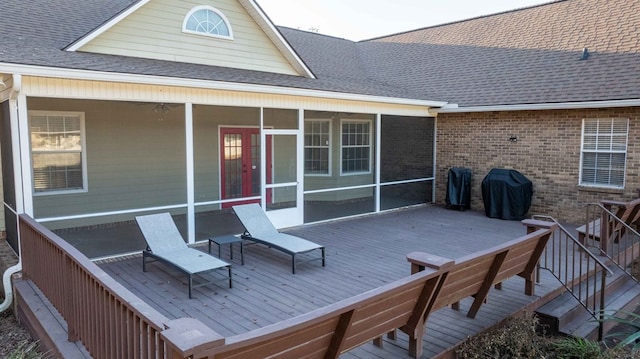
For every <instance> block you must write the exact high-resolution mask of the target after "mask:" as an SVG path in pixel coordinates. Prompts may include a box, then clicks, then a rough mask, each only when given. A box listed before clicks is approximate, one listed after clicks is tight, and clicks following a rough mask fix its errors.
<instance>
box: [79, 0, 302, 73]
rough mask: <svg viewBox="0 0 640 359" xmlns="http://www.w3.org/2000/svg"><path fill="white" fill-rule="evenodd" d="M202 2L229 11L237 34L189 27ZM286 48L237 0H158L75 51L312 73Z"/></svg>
mask: <svg viewBox="0 0 640 359" xmlns="http://www.w3.org/2000/svg"><path fill="white" fill-rule="evenodd" d="M198 6H209V7H212V8H215V9H216V10H218V11H219V12H220V13H221V14H223V15H224V17H225V18H226V19H227V20H228V22H229V24H230V26H231V29H232V34H233V35H232V38H221V37H213V36H205V35H199V34H193V33H188V32H183V30H182V29H183V22H184V19H185V16H186V15H187V14H189V12H190V11H191V10H192V9H194V8H196V7H198ZM254 16H255V15H254ZM272 37H273V36H272ZM281 48H282V46H277V44H275V43H274V41H272V40H271V38H270V37H269V36H268V35H267V34H266V33H265V31H264V30H263V28H261V27H260V25H258V23H257V22H256V20H255V18H254V17H252V15H250V14H249V12H248V11H247V9H246V8H245V7H244V6H243V5H242V4H240V3H239V2H238V1H236V0H212V1H207V0H191V1H173V0H153V1H149V2H147V3H145V4H144V5H142V6H141V7H140V8H138V9H136V10H135V11H133V12H132V13H131V14H129V15H127V16H126V17H124V18H123V19H121V20H120V21H118V22H117V23H115V24H114V25H113V26H111V27H110V28H108V29H107V30H106V31H104V32H102V33H99V34H98V35H97V36H96V37H95V38H92V39H90V40H89V41H88V42H87V43H85V44H82V45H81V46H80V47H78V48H77V49H75V50H77V51H83V52H92V53H101V54H110V55H120V56H128V57H140V58H148V59H156V60H166V61H175V62H186V63H195V64H202V65H211V66H221V67H229V68H238V69H245V70H254V71H264V72H273V73H280V74H287V75H306V74H305V73H304V72H303V71H300V69H299V67H300V66H296V65H297V64H296V63H292V61H291V59H290V57H291V56H289V58H288V57H287V56H285V55H286V54H285V53H283V52H282V51H281Z"/></svg>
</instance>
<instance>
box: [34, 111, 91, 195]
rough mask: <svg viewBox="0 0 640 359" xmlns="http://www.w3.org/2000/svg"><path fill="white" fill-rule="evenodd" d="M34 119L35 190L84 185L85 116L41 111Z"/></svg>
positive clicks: (64, 188)
mask: <svg viewBox="0 0 640 359" xmlns="http://www.w3.org/2000/svg"><path fill="white" fill-rule="evenodd" d="M30 121H31V122H30V126H31V151H32V161H33V182H34V191H35V192H45V191H60V190H78V189H82V188H83V185H84V184H83V164H82V128H81V117H80V116H79V115H52V116H49V115H43V116H40V115H38V116H32V117H31V119H30Z"/></svg>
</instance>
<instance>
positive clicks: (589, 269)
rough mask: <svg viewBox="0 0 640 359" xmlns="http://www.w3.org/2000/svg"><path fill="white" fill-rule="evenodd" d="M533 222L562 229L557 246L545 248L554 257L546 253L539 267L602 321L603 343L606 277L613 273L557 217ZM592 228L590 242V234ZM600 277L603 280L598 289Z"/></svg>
mask: <svg viewBox="0 0 640 359" xmlns="http://www.w3.org/2000/svg"><path fill="white" fill-rule="evenodd" d="M587 213H589V211H587ZM533 219H534V220H539V221H546V222H553V223H555V224H556V225H557V226H558V227H557V228H558V229H557V230H556V232H557V233H558V236H557V237H556V236H555V235H554V237H553V243H551V245H547V247H546V248H545V251H547V252H551V253H545V255H544V256H543V257H542V258H543V259H544V260H541V261H540V262H539V264H538V265H539V268H540V269H545V270H547V271H549V273H551V274H552V275H553V276H554V277H555V278H556V279H557V280H558V281H560V283H561V284H562V285H563V286H564V287H565V289H567V291H568V292H569V293H570V294H571V295H572V296H573V297H574V298H575V299H576V300H577V301H578V302H579V303H580V305H582V307H584V308H585V309H586V310H587V311H588V312H589V313H590V314H591V316H593V317H594V318H595V319H598V320H599V328H598V332H599V339H602V331H603V323H602V321H601V320H600V319H602V313H601V312H602V311H603V310H604V307H605V296H604V291H605V287H606V275H607V273H609V274H612V272H611V270H610V269H609V268H607V267H606V265H605V264H604V263H603V262H602V261H601V260H599V259H598V258H597V257H596V256H595V255H593V254H592V253H591V252H590V251H589V250H588V248H587V247H586V246H584V245H583V244H581V243H580V242H579V241H578V240H577V239H576V238H575V237H573V235H571V233H570V232H569V231H567V230H566V229H565V228H564V227H563V226H562V225H561V224H560V223H558V221H556V220H555V219H554V218H553V217H550V216H541V215H536V216H533ZM588 227H589V226H587V238H589V230H590V229H589V228H588ZM556 242H558V243H556ZM563 252H564V253H563ZM548 258H551V261H550V262H549V261H548V260H547V259H548ZM585 262H586V263H585ZM591 263H593V265H592V264H591ZM599 273H601V279H600V283H599V285H598V275H599ZM591 281H593V283H591ZM598 290H599V291H600V293H599V295H598ZM589 298H591V299H589ZM598 298H599V300H598Z"/></svg>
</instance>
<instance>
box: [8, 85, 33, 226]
mask: <svg viewBox="0 0 640 359" xmlns="http://www.w3.org/2000/svg"><path fill="white" fill-rule="evenodd" d="M16 120H17V121H18V124H17V125H18V136H19V139H20V140H19V145H20V151H19V152H18V153H19V154H20V162H19V163H14V164H13V165H14V171H16V170H19V171H21V172H22V183H21V184H20V185H21V186H22V200H23V208H22V209H23V210H24V212H23V213H25V214H27V215H29V216H31V217H33V215H34V209H33V176H32V173H31V167H32V165H31V139H30V134H31V131H30V129H29V111H28V109H27V95H25V94H24V93H22V92H21V93H20V94H18V118H17V119H16ZM16 167H18V168H16Z"/></svg>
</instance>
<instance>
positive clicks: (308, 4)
mask: <svg viewBox="0 0 640 359" xmlns="http://www.w3.org/2000/svg"><path fill="white" fill-rule="evenodd" d="M256 1H257V2H258V4H259V5H260V7H262V9H263V10H264V11H265V12H266V13H267V15H268V16H269V18H271V21H273V23H275V24H276V25H279V26H287V27H291V28H294V29H300V30H307V31H316V32H318V33H321V34H325V35H331V36H335V37H341V38H345V39H349V40H354V41H359V40H365V39H370V38H374V37H378V36H383V35H390V34H394V33H398V32H402V31H407V30H414V29H418V28H422V27H427V26H433V25H438V24H444V23H448V22H452V21H457V20H463V19H469V18H472V17H477V16H482V15H488V14H494V13H497V12H502V11H507V10H512V9H517V8H522V7H527V6H532V5H537V4H544V3H548V2H551V0H256Z"/></svg>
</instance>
